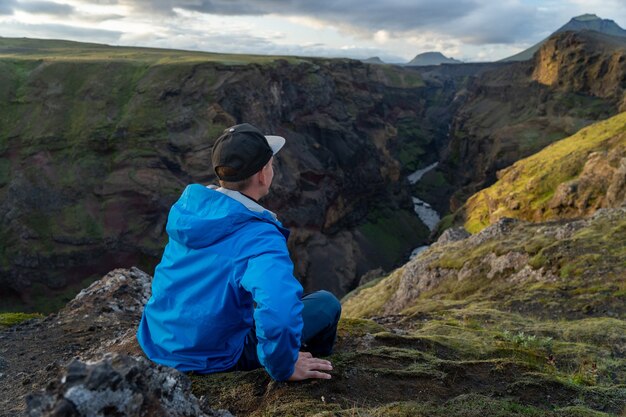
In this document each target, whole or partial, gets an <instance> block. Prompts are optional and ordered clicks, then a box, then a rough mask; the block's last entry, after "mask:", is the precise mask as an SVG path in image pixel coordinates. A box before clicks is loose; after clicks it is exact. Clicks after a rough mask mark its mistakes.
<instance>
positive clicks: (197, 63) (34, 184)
mask: <svg viewBox="0 0 626 417" xmlns="http://www.w3.org/2000/svg"><path fill="white" fill-rule="evenodd" d="M18 41H19V42H18ZM16 42H17V43H16ZM0 46H1V47H2V49H1V50H0V52H2V54H0V55H2V58H1V59H0V67H1V71H0V86H1V88H0V110H1V111H0V214H1V215H0V218H1V220H0V238H1V239H2V240H3V242H5V244H3V245H2V246H1V247H0V297H2V298H3V300H5V301H6V302H7V304H6V305H7V307H8V308H20V309H24V308H25V307H24V303H26V306H27V308H31V309H33V308H34V309H36V310H39V311H52V310H54V309H55V308H59V307H60V306H61V305H62V303H63V302H65V301H67V300H68V299H70V298H71V296H72V294H74V293H75V292H76V291H77V290H79V289H80V288H82V287H84V286H85V285H87V284H88V283H89V282H91V281H93V279H95V278H97V277H98V276H99V275H101V274H102V273H104V272H106V271H107V270H110V269H111V268H113V267H117V266H122V267H123V266H130V265H140V266H142V267H144V268H145V269H148V270H150V269H151V268H152V267H153V266H154V265H155V263H156V262H157V260H158V258H159V256H160V253H161V251H162V249H163V246H164V245H165V243H166V235H165V232H164V226H165V223H166V219H167V213H168V210H169V207H170V206H171V204H172V203H173V202H174V201H175V200H176V198H177V196H178V195H179V193H180V192H181V190H182V189H183V187H184V186H185V185H186V184H188V183H192V182H200V183H207V184H208V183H212V182H214V181H215V178H214V175H213V173H212V169H211V166H210V149H211V144H212V141H213V140H214V139H215V138H216V137H217V136H218V135H219V134H220V133H221V131H222V130H223V129H224V128H225V127H226V126H229V125H231V124H234V123H238V122H243V121H246V122H250V123H253V124H255V125H258V126H259V127H260V128H262V129H263V130H265V131H267V132H268V133H269V132H271V133H276V134H280V135H283V136H285V137H287V139H288V144H287V146H286V147H285V149H284V151H283V152H281V155H280V158H278V161H277V162H278V165H277V173H276V177H275V184H274V187H273V192H272V194H271V195H270V196H269V197H268V198H267V199H266V200H265V201H264V204H265V205H266V206H267V207H268V208H269V209H271V210H274V211H275V212H277V213H279V215H280V219H281V220H282V221H283V222H284V224H285V225H286V226H288V227H290V228H291V229H292V232H293V233H292V239H291V240H290V249H291V253H292V255H293V258H294V261H295V264H296V275H297V276H298V277H299V278H300V279H302V281H303V283H304V285H305V287H306V289H308V290H310V289H315V288H320V287H324V288H327V289H330V290H333V291H334V292H336V293H338V294H343V293H345V292H346V291H347V290H348V289H350V288H352V287H353V286H354V285H355V284H356V282H358V279H359V277H360V276H361V275H362V274H363V273H365V272H367V271H368V270H370V269H371V268H374V267H383V268H384V269H388V268H391V267H392V266H394V265H398V264H400V263H401V262H402V261H403V259H405V257H406V256H408V254H409V253H410V251H411V250H412V248H414V247H415V246H417V245H419V244H420V243H421V242H424V241H425V239H426V238H427V235H428V229H427V228H426V227H425V226H424V225H423V224H421V222H420V221H419V220H418V218H417V217H416V216H415V215H414V213H413V212H412V210H411V208H412V203H411V199H410V195H409V192H408V187H407V184H406V181H405V179H404V175H405V174H407V173H408V172H409V170H410V169H414V168H413V167H416V166H419V164H421V163H430V162H432V160H435V159H436V158H437V157H436V154H437V151H438V150H439V149H441V148H442V147H443V146H445V141H446V136H445V133H444V134H441V132H446V131H447V123H448V120H449V119H450V117H451V116H449V114H450V113H451V112H449V111H446V108H447V106H448V105H449V104H450V102H451V101H452V98H453V97H454V91H452V90H451V89H447V90H443V91H442V90H441V89H439V88H438V87H430V86H429V85H428V84H426V83H424V82H423V81H422V79H421V77H420V75H419V74H418V73H417V72H415V71H413V70H410V69H400V68H394V67H390V66H382V67H381V66H369V65H365V64H363V63H360V62H358V61H349V60H323V59H295V58H284V59H281V58H271V57H269V58H268V57H245V56H227V55H224V56H215V55H214V54H201V53H189V54H186V53H184V52H177V51H162V50H142V49H137V48H112V47H105V46H102V45H85V44H76V43H72V42H57V41H49V42H46V41H29V40H10V39H3V40H2V44H1V45H0ZM442 115H443V116H442ZM381 240H383V241H386V242H387V245H386V246H385V247H386V248H388V250H384V251H380V250H379V246H378V245H377V244H376V242H378V241H381ZM329 254H330V255H329ZM322 260H323V261H322ZM55 297H56V298H55ZM51 300H53V301H51ZM54 300H56V301H54ZM63 300H65V301H63Z"/></svg>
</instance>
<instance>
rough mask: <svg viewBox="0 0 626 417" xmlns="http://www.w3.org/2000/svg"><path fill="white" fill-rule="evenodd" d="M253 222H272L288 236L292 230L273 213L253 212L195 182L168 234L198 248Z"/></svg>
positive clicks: (173, 212)
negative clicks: (284, 225) (282, 223)
mask: <svg viewBox="0 0 626 417" xmlns="http://www.w3.org/2000/svg"><path fill="white" fill-rule="evenodd" d="M250 221H264V222H267V223H271V224H273V225H274V226H276V228H277V229H278V230H279V231H280V232H281V233H282V234H283V235H284V236H285V239H286V238H287V237H288V236H289V232H288V230H287V229H285V228H283V227H282V225H281V224H280V222H279V221H278V220H275V219H274V217H273V215H272V214H271V212H269V211H267V210H265V211H263V212H256V211H252V210H250V209H248V208H247V207H245V206H244V205H243V204H242V203H240V202H239V201H236V200H235V199H233V198H231V197H229V196H227V195H225V194H223V193H221V192H219V191H216V190H214V189H211V188H207V187H205V186H203V185H201V184H191V185H188V186H187V188H185V191H183V194H182V195H181V196H180V198H179V199H178V201H177V202H176V203H175V204H174V205H173V206H172V209H171V210H170V214H169V218H168V221H167V234H168V235H169V237H170V239H173V240H175V241H177V242H179V243H181V244H183V245H185V246H187V247H189V248H193V249H198V248H202V247H206V246H209V245H212V244H214V243H215V242H217V241H219V240H221V239H223V238H224V237H226V236H228V235H230V234H232V233H234V232H236V231H237V230H239V229H240V228H242V227H243V226H244V225H245V224H246V223H248V222H250Z"/></svg>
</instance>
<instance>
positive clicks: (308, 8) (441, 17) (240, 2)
mask: <svg viewBox="0 0 626 417" xmlns="http://www.w3.org/2000/svg"><path fill="white" fill-rule="evenodd" d="M120 1H122V2H124V3H126V4H130V5H132V6H134V7H135V8H136V9H138V10H141V11H144V12H145V11H158V12H160V13H173V10H174V8H180V9H186V10H192V11H197V12H202V13H209V14H221V15H265V14H278V15H284V16H289V15H294V16H295V15H297V16H309V17H315V18H318V19H322V20H326V21H330V22H333V23H336V24H343V25H350V26H354V27H358V28H365V29H367V30H371V31H377V30H390V31H408V30H413V29H415V28H418V27H420V26H423V25H433V24H445V23H446V22H449V21H451V20H454V19H456V18H459V17H462V16H465V15H466V14H468V13H470V12H471V11H472V10H475V9H476V8H478V7H479V4H478V2H477V0H440V1H438V2H433V1H430V0H415V1H407V0H389V1H369V2H364V1H362V0H318V1H310V0H293V1H282V0H256V1H254V2H252V1H245V0H182V1H174V0H154V1H153V0H120Z"/></svg>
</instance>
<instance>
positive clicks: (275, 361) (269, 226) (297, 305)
mask: <svg viewBox="0 0 626 417" xmlns="http://www.w3.org/2000/svg"><path fill="white" fill-rule="evenodd" d="M284 144H285V139H284V138H282V137H279V136H264V135H263V134H262V133H261V132H260V131H259V130H258V129H257V128H255V127H254V126H252V125H250V124H240V125H236V126H233V127H231V128H228V129H226V130H225V131H224V133H223V135H222V136H220V137H219V138H218V139H217V140H216V142H215V144H214V146H213V151H212V162H213V167H214V170H215V173H216V175H217V177H218V178H219V182H220V185H221V187H220V188H217V187H214V186H211V187H205V186H203V185H200V184H192V185H189V186H188V187H187V188H186V189H185V191H184V192H183V194H182V196H181V197H180V199H179V200H178V201H177V202H176V203H175V204H174V206H173V207H172V209H171V211H170V214H169V218H168V222H167V228H166V230H167V233H168V235H169V242H168V244H167V246H166V247H165V251H164V253H163V257H162V259H161V262H160V263H159V265H158V266H157V268H156V270H155V273H154V281H153V283H152V296H151V298H150V300H149V301H148V303H147V304H146V307H145V309H144V312H143V317H142V319H141V323H140V325H139V329H138V332H137V339H138V341H139V344H140V345H141V347H142V349H143V350H144V352H145V353H146V355H147V356H148V357H149V358H150V359H151V360H153V361H154V362H157V363H160V364H163V365H167V366H171V367H174V368H176V369H179V370H181V371H194V372H196V373H212V372H224V371H234V370H251V369H256V368H260V367H261V366H263V367H264V368H265V369H266V370H267V372H268V373H269V374H270V376H271V377H272V378H273V379H275V380H278V381H284V380H290V381H298V380H303V379H307V378H324V379H329V378H330V377H331V376H330V374H329V373H328V371H331V370H332V365H331V363H330V362H329V361H327V360H323V359H319V358H317V357H316V356H324V355H329V354H330V353H331V352H332V348H333V344H334V342H335V338H336V331H337V322H338V321H339V316H340V314H341V305H340V304H339V301H338V300H337V299H336V298H335V297H334V296H333V295H332V294H331V293H329V292H327V291H318V292H315V293H312V294H309V295H307V296H304V297H302V286H301V285H300V283H299V282H298V281H297V280H296V278H295V277H294V276H293V263H292V262H291V259H290V258H289V252H288V250H287V238H288V236H289V231H288V230H287V229H285V228H283V227H282V225H281V223H280V222H279V221H278V220H277V219H276V215H275V214H274V213H272V212H270V211H268V210H266V209H264V208H263V207H262V206H261V205H260V204H259V203H258V200H259V199H260V198H261V197H264V196H266V195H267V194H268V192H269V188H270V186H271V184H272V179H273V177H274V170H273V166H272V163H273V158H274V155H275V154H276V153H277V152H278V151H279V150H280V149H281V148H282V147H283V145H284Z"/></svg>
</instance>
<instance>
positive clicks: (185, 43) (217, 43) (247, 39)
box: [144, 29, 406, 62]
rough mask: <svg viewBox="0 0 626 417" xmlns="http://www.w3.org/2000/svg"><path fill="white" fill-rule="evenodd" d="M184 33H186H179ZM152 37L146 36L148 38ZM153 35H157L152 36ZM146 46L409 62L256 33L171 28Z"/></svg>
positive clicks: (364, 50) (369, 51)
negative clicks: (280, 41)
mask: <svg viewBox="0 0 626 417" xmlns="http://www.w3.org/2000/svg"><path fill="white" fill-rule="evenodd" d="M180 35H184V36H180ZM148 38H149V37H146V39H148ZM153 38H154V37H153ZM144 44H145V45H146V46H153V47H163V48H175V49H185V50H199V51H211V52H218V53H235V54H266V55H295V56H311V57H346V56H350V57H352V58H355V59H364V58H370V57H372V56H379V57H380V58H381V59H383V60H384V61H385V62H406V59H403V58H401V57H398V56H396V55H393V54H389V53H388V52H386V51H385V50H382V49H376V48H350V49H340V48H332V47H329V46H328V45H325V44H323V43H314V44H307V45H296V44H291V45H289V44H288V45H286V44H276V43H274V42H272V41H270V40H268V39H267V38H261V37H257V36H254V35H245V34H241V35H232V34H229V35H223V34H220V33H218V32H214V33H206V32H200V31H186V30H178V29H176V30H171V31H170V32H168V33H167V36H164V37H163V38H160V39H152V41H149V42H145V43H144Z"/></svg>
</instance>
